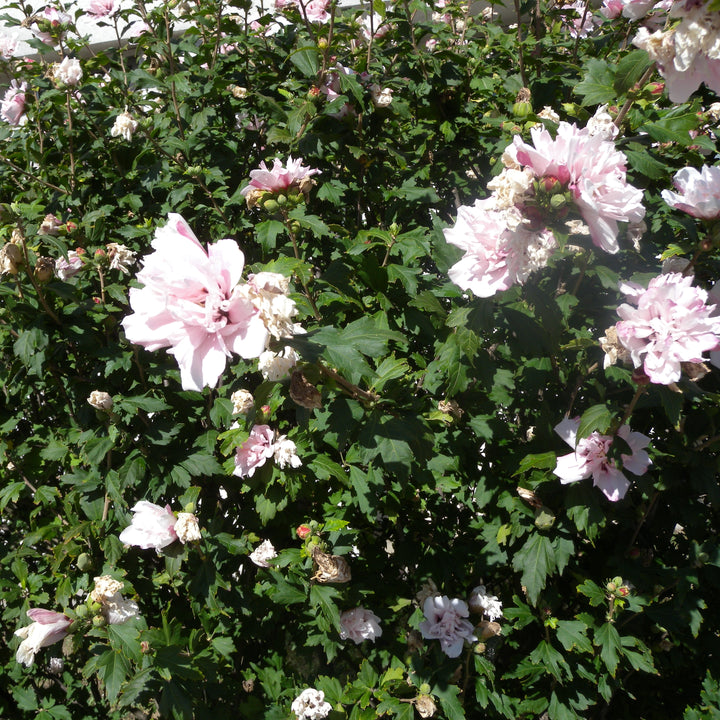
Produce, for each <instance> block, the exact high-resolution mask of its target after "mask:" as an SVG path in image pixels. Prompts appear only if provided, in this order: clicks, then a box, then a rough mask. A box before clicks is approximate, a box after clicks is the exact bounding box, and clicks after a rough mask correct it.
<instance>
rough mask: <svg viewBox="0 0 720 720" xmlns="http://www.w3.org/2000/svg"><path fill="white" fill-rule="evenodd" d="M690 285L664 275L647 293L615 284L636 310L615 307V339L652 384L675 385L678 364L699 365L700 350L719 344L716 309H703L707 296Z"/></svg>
mask: <svg viewBox="0 0 720 720" xmlns="http://www.w3.org/2000/svg"><path fill="white" fill-rule="evenodd" d="M692 281H693V279H692V277H691V276H683V275H681V274H680V273H668V274H666V275H660V276H659V277H656V278H653V279H652V280H651V281H650V283H649V284H648V287H647V290H646V289H645V288H643V287H642V286H641V285H638V284H636V283H625V284H623V285H621V286H620V290H622V291H623V292H624V293H625V294H626V295H628V297H629V299H630V300H631V301H632V302H633V303H634V304H635V305H636V306H637V307H633V306H632V305H629V304H627V303H625V304H623V305H621V306H620V307H619V308H618V315H619V316H620V318H621V321H620V322H618V323H617V325H616V326H615V329H616V331H617V336H618V340H620V342H621V343H622V344H623V346H624V347H626V348H627V349H628V350H629V351H630V357H631V358H632V361H633V364H634V365H635V367H640V366H641V365H642V367H643V369H644V371H645V374H646V375H647V376H648V377H649V378H650V381H651V382H653V383H658V384H660V385H669V384H670V383H673V382H677V381H678V380H679V379H680V375H681V371H682V368H681V363H683V362H694V363H699V362H702V360H703V358H702V355H703V353H704V352H706V351H708V350H715V349H716V348H717V347H718V345H720V317H713V315H712V313H713V311H714V310H715V305H707V299H708V294H707V292H706V291H705V290H702V289H701V288H697V287H692Z"/></svg>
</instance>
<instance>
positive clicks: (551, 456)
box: [513, 452, 557, 476]
mask: <svg viewBox="0 0 720 720" xmlns="http://www.w3.org/2000/svg"><path fill="white" fill-rule="evenodd" d="M556 464H557V456H556V455H555V453H554V452H545V453H537V454H534V455H526V456H525V457H524V458H523V459H522V460H521V461H520V463H519V465H518V469H517V470H516V471H515V472H514V473H513V476H515V475H522V473H525V472H527V471H528V470H533V469H535V468H538V469H540V470H549V469H550V468H554V467H555V465H556Z"/></svg>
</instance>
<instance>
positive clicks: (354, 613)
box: [340, 607, 382, 645]
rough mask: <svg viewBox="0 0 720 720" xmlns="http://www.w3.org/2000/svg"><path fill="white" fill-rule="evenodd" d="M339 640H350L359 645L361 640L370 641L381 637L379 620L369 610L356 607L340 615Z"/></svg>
mask: <svg viewBox="0 0 720 720" xmlns="http://www.w3.org/2000/svg"><path fill="white" fill-rule="evenodd" d="M340 627H341V628H342V630H341V631H340V639H341V640H352V641H353V642H354V643H355V644H356V645H359V644H360V643H361V642H362V641H363V640H372V641H373V642H375V638H378V637H380V636H381V635H382V628H381V627H380V618H379V617H378V616H377V615H376V614H375V613H374V612H372V611H371V610H366V609H365V608H364V607H356V608H353V609H352V610H346V611H345V612H344V613H341V614H340Z"/></svg>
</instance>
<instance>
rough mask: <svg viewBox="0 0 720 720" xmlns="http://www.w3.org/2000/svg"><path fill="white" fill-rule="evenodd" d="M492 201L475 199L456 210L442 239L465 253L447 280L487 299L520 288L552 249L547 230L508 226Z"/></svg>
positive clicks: (543, 264)
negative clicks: (511, 227)
mask: <svg viewBox="0 0 720 720" xmlns="http://www.w3.org/2000/svg"><path fill="white" fill-rule="evenodd" d="M495 202H496V201H495V199H494V198H488V199H487V200H476V201H475V205H473V206H467V205H463V206H461V207H460V208H458V216H457V221H456V223H455V225H454V226H453V227H452V228H446V229H445V230H444V231H443V232H444V233H445V239H446V240H447V242H449V243H450V244H452V245H456V246H457V247H459V248H460V249H461V250H464V251H465V255H464V256H463V257H462V258H461V259H460V260H459V261H458V262H457V263H456V264H455V265H453V266H452V267H451V268H450V270H449V271H448V276H449V277H450V279H451V280H452V281H453V282H454V283H455V284H456V285H458V286H459V287H461V288H462V289H463V290H472V292H473V293H474V294H475V295H477V296H478V297H491V296H492V295H494V294H495V293H497V292H500V291H502V290H507V289H508V288H509V287H512V286H513V285H522V284H523V283H524V282H525V281H526V280H527V278H528V277H529V276H530V273H531V272H533V271H534V270H537V269H539V268H541V267H545V265H546V264H547V261H548V260H549V258H550V256H551V255H552V252H553V251H554V249H555V247H556V242H555V238H554V236H553V234H552V233H551V232H550V231H548V230H542V231H540V232H532V231H530V230H527V229H526V228H525V227H524V226H522V225H518V226H517V228H516V229H514V230H511V229H510V228H509V227H508V224H507V220H508V215H507V213H506V212H504V211H500V210H496V209H495Z"/></svg>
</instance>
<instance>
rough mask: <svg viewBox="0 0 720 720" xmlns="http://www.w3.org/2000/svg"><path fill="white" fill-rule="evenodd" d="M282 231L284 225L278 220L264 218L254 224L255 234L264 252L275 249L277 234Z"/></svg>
mask: <svg viewBox="0 0 720 720" xmlns="http://www.w3.org/2000/svg"><path fill="white" fill-rule="evenodd" d="M284 232H285V225H283V223H281V222H280V221H279V220H265V221H263V222H261V223H258V224H257V225H256V226H255V235H256V236H257V239H258V242H259V243H260V244H261V245H262V247H263V250H265V252H268V251H269V250H274V249H275V244H276V241H277V236H278V235H282V233H284Z"/></svg>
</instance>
